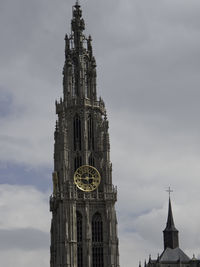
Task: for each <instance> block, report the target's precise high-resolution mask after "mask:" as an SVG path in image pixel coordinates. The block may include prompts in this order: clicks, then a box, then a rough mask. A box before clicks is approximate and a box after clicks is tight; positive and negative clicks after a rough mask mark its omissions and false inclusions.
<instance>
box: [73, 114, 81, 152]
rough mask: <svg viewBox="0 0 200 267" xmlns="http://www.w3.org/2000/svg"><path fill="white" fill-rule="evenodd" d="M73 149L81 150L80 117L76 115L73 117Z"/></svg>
mask: <svg viewBox="0 0 200 267" xmlns="http://www.w3.org/2000/svg"><path fill="white" fill-rule="evenodd" d="M74 150H75V151H76V150H81V119H80V117H79V116H78V115H76V116H75V117H74Z"/></svg>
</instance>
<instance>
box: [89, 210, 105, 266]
mask: <svg viewBox="0 0 200 267" xmlns="http://www.w3.org/2000/svg"><path fill="white" fill-rule="evenodd" d="M92 264H93V265H92V267H104V259H103V221H102V217H101V214H100V213H95V214H94V216H93V218H92Z"/></svg>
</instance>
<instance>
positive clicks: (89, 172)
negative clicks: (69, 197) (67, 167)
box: [74, 165, 101, 192]
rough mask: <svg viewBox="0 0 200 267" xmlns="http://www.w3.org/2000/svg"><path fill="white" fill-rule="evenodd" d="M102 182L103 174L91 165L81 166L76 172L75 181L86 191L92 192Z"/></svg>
mask: <svg viewBox="0 0 200 267" xmlns="http://www.w3.org/2000/svg"><path fill="white" fill-rule="evenodd" d="M100 182H101V176H100V173H99V172H98V170H97V169H96V168H94V167H92V166H89V165H83V166H81V167H79V168H78V169H77V170H76V171H75V174H74V183H75V184H76V186H77V187H78V188H79V189H80V190H82V191H85V192H91V191H94V190H95V189H97V187H98V186H99V184H100Z"/></svg>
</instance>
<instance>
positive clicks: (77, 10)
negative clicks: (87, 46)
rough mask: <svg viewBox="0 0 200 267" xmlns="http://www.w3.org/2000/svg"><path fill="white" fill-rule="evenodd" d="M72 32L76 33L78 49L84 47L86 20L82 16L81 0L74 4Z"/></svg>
mask: <svg viewBox="0 0 200 267" xmlns="http://www.w3.org/2000/svg"><path fill="white" fill-rule="evenodd" d="M71 25H72V33H73V35H74V45H75V49H76V50H77V51H79V50H81V48H83V41H84V35H83V31H84V30H85V22H84V19H83V18H82V10H81V6H80V5H79V2H78V1H76V4H75V6H73V18H72V22H71Z"/></svg>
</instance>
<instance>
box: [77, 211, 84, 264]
mask: <svg viewBox="0 0 200 267" xmlns="http://www.w3.org/2000/svg"><path fill="white" fill-rule="evenodd" d="M76 220H77V221H76V224H77V266H78V267H83V244H82V240H83V217H82V215H81V214H80V212H78V211H77V213H76Z"/></svg>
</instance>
